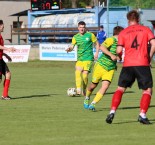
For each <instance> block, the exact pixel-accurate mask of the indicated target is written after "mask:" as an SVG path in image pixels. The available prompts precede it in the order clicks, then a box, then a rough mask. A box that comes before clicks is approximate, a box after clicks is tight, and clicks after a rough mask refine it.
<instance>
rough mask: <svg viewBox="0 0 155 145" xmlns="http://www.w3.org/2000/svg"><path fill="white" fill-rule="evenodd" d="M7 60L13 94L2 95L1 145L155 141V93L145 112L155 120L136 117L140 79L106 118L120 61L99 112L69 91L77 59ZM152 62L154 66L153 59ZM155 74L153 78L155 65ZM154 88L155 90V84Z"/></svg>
mask: <svg viewBox="0 0 155 145" xmlns="http://www.w3.org/2000/svg"><path fill="white" fill-rule="evenodd" d="M8 65H9V68H10V70H11V72H12V82H11V87H10V96H12V97H13V99H12V100H0V144H1V145H146V144H148V145H153V144H154V143H155V138H154V134H155V133H154V132H155V93H154V94H153V96H152V102H151V106H150V108H149V111H148V114H147V117H148V118H149V119H150V120H151V122H152V123H153V124H152V125H148V126H147V125H142V124H140V123H139V122H137V117H138V114H139V100H140V97H141V90H139V89H138V87H137V83H136V82H135V84H134V85H133V87H132V88H130V89H128V90H127V91H126V93H125V94H124V96H123V100H122V103H121V105H120V107H119V109H118V110H117V114H116V116H115V118H114V121H113V123H112V124H111V125H109V124H107V123H106V122H105V119H106V116H107V114H108V113H109V108H110V104H111V98H112V94H113V92H114V91H115V89H116V87H117V80H118V76H119V72H120V68H121V65H120V64H119V66H118V70H117V71H116V73H115V76H114V79H113V82H112V84H111V86H110V88H109V90H108V91H107V93H106V95H105V96H104V97H103V99H102V100H101V101H100V102H99V103H98V104H97V105H96V112H92V111H89V110H85V109H84V108H83V99H84V97H68V96H67V95H66V90H67V89H68V88H69V87H74V86H75V85H74V62H56V61H30V62H28V63H9V64H8ZM152 66H153V67H155V63H154V62H153V64H152ZM152 74H153V77H154V74H155V68H152ZM90 78H91V74H90ZM154 79H155V78H154ZM89 82H90V79H89ZM99 87H100V85H99V86H98V88H99ZM98 88H96V90H95V91H94V93H93V95H92V96H91V99H92V98H93V97H94V95H95V93H96V92H97V91H98ZM153 90H154V92H155V87H154V89H153ZM0 91H2V83H1V87H0Z"/></svg>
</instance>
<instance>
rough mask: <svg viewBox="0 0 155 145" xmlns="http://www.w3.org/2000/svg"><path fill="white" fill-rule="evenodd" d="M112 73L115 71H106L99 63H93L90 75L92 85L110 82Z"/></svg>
mask: <svg viewBox="0 0 155 145" xmlns="http://www.w3.org/2000/svg"><path fill="white" fill-rule="evenodd" d="M114 72H115V70H110V71H107V70H106V69H104V68H103V67H102V66H101V65H100V64H99V63H95V65H94V69H93V74H92V83H95V84H96V83H99V81H100V80H102V81H109V82H111V81H112V79H113V76H114Z"/></svg>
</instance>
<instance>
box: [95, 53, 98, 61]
mask: <svg viewBox="0 0 155 145" xmlns="http://www.w3.org/2000/svg"><path fill="white" fill-rule="evenodd" d="M94 59H95V60H97V59H98V53H97V52H96V53H95V54H94Z"/></svg>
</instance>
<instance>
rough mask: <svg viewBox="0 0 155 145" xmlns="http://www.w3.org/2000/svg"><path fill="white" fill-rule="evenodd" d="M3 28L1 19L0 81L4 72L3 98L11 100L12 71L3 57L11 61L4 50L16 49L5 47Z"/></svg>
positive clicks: (11, 50)
mask: <svg viewBox="0 0 155 145" xmlns="http://www.w3.org/2000/svg"><path fill="white" fill-rule="evenodd" d="M3 29H4V24H3V20H0V82H1V81H2V74H3V75H4V76H5V79H4V88H3V93H2V99H3V100H9V99H10V97H9V95H8V91H9V86H10V79H11V73H10V70H9V68H8V66H7V65H6V63H5V62H4V60H3V58H2V57H3V56H5V57H6V58H7V59H8V60H9V61H11V58H10V57H9V56H8V55H7V54H5V53H3V50H6V51H9V52H14V51H15V50H16V49H15V48H14V47H10V48H7V47H4V41H3V37H2V35H1V32H3Z"/></svg>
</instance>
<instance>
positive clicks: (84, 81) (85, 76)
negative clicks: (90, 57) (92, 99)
mask: <svg viewBox="0 0 155 145" xmlns="http://www.w3.org/2000/svg"><path fill="white" fill-rule="evenodd" d="M88 73H89V72H88V71H83V72H82V84H83V87H82V88H83V91H82V92H83V96H85V95H86V88H87V84H88Z"/></svg>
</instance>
